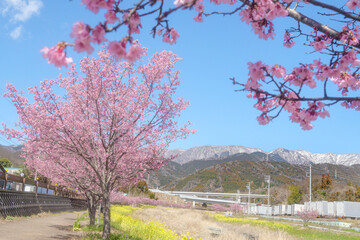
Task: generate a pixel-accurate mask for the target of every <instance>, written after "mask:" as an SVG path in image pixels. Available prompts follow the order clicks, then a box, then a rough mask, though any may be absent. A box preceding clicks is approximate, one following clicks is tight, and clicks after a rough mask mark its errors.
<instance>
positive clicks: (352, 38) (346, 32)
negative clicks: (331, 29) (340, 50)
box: [340, 25, 360, 46]
mask: <svg viewBox="0 0 360 240" xmlns="http://www.w3.org/2000/svg"><path fill="white" fill-rule="evenodd" d="M350 27H351V26H349V25H348V26H344V27H343V29H342V32H341V34H340V41H341V42H343V43H345V44H349V45H353V46H356V45H358V44H359V39H360V30H359V26H355V27H353V28H352V29H351V28H350Z"/></svg>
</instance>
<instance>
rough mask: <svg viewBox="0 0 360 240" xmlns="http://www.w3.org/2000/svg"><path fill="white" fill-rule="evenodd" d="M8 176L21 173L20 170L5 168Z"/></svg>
mask: <svg viewBox="0 0 360 240" xmlns="http://www.w3.org/2000/svg"><path fill="white" fill-rule="evenodd" d="M6 169H7V173H8V174H20V173H21V172H22V170H23V169H22V168H6Z"/></svg>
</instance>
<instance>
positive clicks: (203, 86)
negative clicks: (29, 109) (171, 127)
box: [0, 0, 360, 154]
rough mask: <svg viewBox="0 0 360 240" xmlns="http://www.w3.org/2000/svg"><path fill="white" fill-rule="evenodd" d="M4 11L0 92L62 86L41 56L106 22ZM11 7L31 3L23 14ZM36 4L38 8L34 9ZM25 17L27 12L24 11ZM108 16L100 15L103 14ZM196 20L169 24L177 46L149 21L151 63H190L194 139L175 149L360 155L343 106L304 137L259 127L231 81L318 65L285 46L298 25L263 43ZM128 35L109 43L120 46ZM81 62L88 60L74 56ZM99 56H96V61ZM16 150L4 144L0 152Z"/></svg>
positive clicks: (57, 4)
mask: <svg viewBox="0 0 360 240" xmlns="http://www.w3.org/2000/svg"><path fill="white" fill-rule="evenodd" d="M1 2H2V3H0V13H1V15H0V17H1V18H0V19H1V20H0V21H1V25H0V34H1V37H0V46H1V50H2V57H0V66H1V72H0V92H1V94H2V93H3V91H4V90H5V84H6V83H7V82H9V83H13V84H14V85H15V86H16V87H17V88H18V89H21V90H24V91H26V89H27V88H28V87H30V86H34V85H38V84H39V82H40V81H41V80H43V79H46V78H55V77H57V75H58V74H59V73H60V72H66V70H65V69H62V70H61V71H59V69H57V68H55V67H54V66H52V65H48V64H47V62H46V60H45V59H43V58H42V56H41V54H40V52H39V51H40V49H41V48H42V47H43V46H48V47H50V46H53V45H55V44H56V43H57V42H58V41H61V40H68V41H70V40H71V39H70V36H69V34H70V32H71V27H72V24H73V23H74V22H75V21H79V20H82V21H84V22H85V23H89V24H91V25H93V26H94V25H95V24H97V23H98V22H99V21H100V20H99V19H100V18H99V17H100V16H96V15H94V14H93V13H92V12H90V11H88V10H86V9H85V6H84V5H81V4H80V3H79V2H80V1H66V0H63V1H44V0H42V1H41V0H31V1H27V0H26V1H25V0H4V1H1ZM12 3H17V4H21V3H24V4H25V5H23V7H22V8H18V7H16V6H18V5H12ZM29 3H31V4H29ZM24 9H25V10H24ZM100 14H101V13H100ZM193 17H194V13H193V12H188V11H181V12H178V13H176V14H175V15H173V16H171V17H170V23H171V25H172V26H173V27H175V28H176V29H177V31H178V32H179V33H180V38H179V40H178V43H177V44H176V45H169V44H166V43H163V42H162V41H161V39H160V38H156V39H153V38H152V36H151V35H150V34H147V33H148V32H150V28H151V26H152V24H153V20H152V18H151V17H148V18H145V19H143V20H142V24H143V31H142V33H141V34H140V35H139V36H138V39H139V41H140V43H141V44H142V45H143V46H145V47H147V48H148V55H151V54H153V53H154V52H157V51H161V50H171V51H173V52H174V53H176V54H178V55H179V56H180V57H181V58H183V61H182V62H180V63H179V64H178V65H177V68H178V69H179V70H181V82H182V85H181V87H180V89H179V91H178V96H179V97H182V98H184V99H187V100H190V102H191V105H190V106H189V108H188V109H187V110H186V111H185V112H184V113H183V115H182V117H181V119H180V122H186V121H187V120H190V121H191V122H192V123H193V128H195V129H197V133H196V134H195V135H192V136H190V137H189V138H188V139H186V140H181V141H177V142H175V143H173V144H172V145H171V148H185V149H186V148H190V147H194V146H201V145H243V146H246V147H257V148H261V149H263V150H265V151H271V150H273V149H275V148H278V147H284V148H287V149H292V150H295V149H304V150H308V151H311V152H318V153H322V152H334V153H339V154H343V153H359V154H360V147H359V146H360V139H359V137H358V134H359V133H360V124H359V120H360V113H359V112H356V111H354V110H346V109H344V108H342V107H340V106H334V107H332V108H330V109H329V110H330V116H331V117H330V118H327V119H324V120H323V119H320V120H318V121H316V122H314V128H313V129H312V130H310V131H303V130H301V128H300V127H299V125H298V124H294V123H291V122H290V121H289V115H288V114H287V113H283V114H282V115H281V116H280V117H278V118H277V119H275V120H274V121H273V122H271V123H270V124H268V125H266V126H261V125H259V124H258V123H257V121H256V117H257V116H258V115H259V112H258V111H257V110H255V109H254V108H253V105H254V104H255V102H254V101H253V100H250V99H247V98H246V96H245V94H244V93H239V92H235V91H234V90H236V89H237V88H236V87H234V86H233V85H232V84H231V82H230V80H229V78H230V77H236V79H237V80H242V81H243V82H244V81H246V79H247V78H248V77H247V76H248V70H247V62H249V61H253V62H255V61H258V60H261V61H263V62H264V63H267V64H275V63H278V64H280V65H284V66H285V67H289V68H290V67H294V66H297V65H298V63H299V62H312V61H313V59H314V55H313V54H308V53H307V52H310V49H309V48H308V47H305V46H303V45H302V43H301V41H298V43H297V44H296V45H295V46H294V47H293V48H292V49H287V48H284V47H283V46H282V36H283V29H284V28H285V27H287V26H289V25H291V24H293V23H294V22H293V21H292V20H291V19H288V18H283V19H279V20H277V21H276V22H275V23H276V24H275V25H276V26H275V28H276V30H277V35H276V38H275V40H269V41H264V40H259V39H258V38H257V37H256V36H255V35H254V34H253V33H252V31H251V29H250V27H249V26H248V25H246V24H244V23H242V22H241V21H240V18H239V16H238V15H235V16H231V17H220V16H217V17H211V18H205V19H204V23H195V22H194V21H193V20H192V18H193ZM121 37H122V34H121V32H118V33H115V34H111V35H109V36H107V38H108V39H110V40H113V39H117V38H121ZM69 55H71V57H73V59H74V62H78V61H79V59H80V58H81V57H83V56H85V54H77V53H74V52H72V51H71V50H70V51H69ZM93 55H94V56H95V55H96V53H94V54H93ZM315 94H316V92H315ZM0 105H1V110H2V111H1V113H0V122H4V123H6V124H8V125H10V126H13V123H14V122H15V121H17V115H16V111H15V108H14V107H13V106H12V104H11V103H10V102H9V101H8V99H5V98H3V97H0ZM12 143H17V142H16V140H11V141H9V140H5V139H4V137H3V136H1V137H0V144H4V145H8V144H12Z"/></svg>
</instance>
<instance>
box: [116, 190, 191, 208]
mask: <svg viewBox="0 0 360 240" xmlns="http://www.w3.org/2000/svg"><path fill="white" fill-rule="evenodd" d="M110 201H111V202H112V203H113V204H121V205H130V206H141V205H151V206H162V207H172V208H190V207H191V204H179V203H173V202H166V201H162V200H155V199H150V198H144V197H129V196H126V194H124V193H122V192H111V194H110Z"/></svg>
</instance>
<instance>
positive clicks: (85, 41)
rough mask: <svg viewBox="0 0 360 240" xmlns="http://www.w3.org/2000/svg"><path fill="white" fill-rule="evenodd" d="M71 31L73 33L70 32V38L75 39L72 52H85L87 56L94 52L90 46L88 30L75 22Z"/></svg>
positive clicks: (82, 24)
mask: <svg viewBox="0 0 360 240" xmlns="http://www.w3.org/2000/svg"><path fill="white" fill-rule="evenodd" d="M72 29H73V31H72V32H71V34H70V36H71V37H72V38H75V46H74V50H75V51H77V52H83V51H86V52H87V53H88V54H91V53H92V52H93V51H94V48H93V47H92V46H91V44H90V43H91V36H90V28H89V27H88V26H86V25H85V24H84V23H83V22H76V23H74V25H73V28H72Z"/></svg>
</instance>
